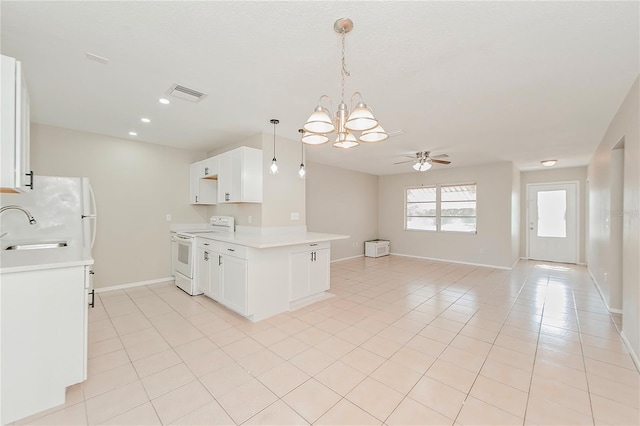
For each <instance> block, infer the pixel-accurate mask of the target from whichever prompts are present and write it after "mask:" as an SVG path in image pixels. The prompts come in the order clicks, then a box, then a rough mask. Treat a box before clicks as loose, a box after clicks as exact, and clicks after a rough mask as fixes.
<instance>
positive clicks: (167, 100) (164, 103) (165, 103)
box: [158, 98, 171, 105]
mask: <svg viewBox="0 0 640 426" xmlns="http://www.w3.org/2000/svg"><path fill="white" fill-rule="evenodd" d="M158 102H160V103H161V104H163V105H169V104H170V103H171V102H169V99H166V98H160V99H158Z"/></svg>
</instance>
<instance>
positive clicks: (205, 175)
mask: <svg viewBox="0 0 640 426" xmlns="http://www.w3.org/2000/svg"><path fill="white" fill-rule="evenodd" d="M218 159H219V157H218V156H216V157H211V158H207V159H206V160H202V161H199V162H198V163H196V164H198V177H199V178H201V179H216V177H217V176H218Z"/></svg>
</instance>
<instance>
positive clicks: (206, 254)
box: [204, 251, 209, 261]
mask: <svg viewBox="0 0 640 426" xmlns="http://www.w3.org/2000/svg"><path fill="white" fill-rule="evenodd" d="M204 260H205V261H208V260H209V252H208V251H205V252H204Z"/></svg>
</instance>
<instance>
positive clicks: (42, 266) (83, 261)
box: [0, 258, 94, 274]
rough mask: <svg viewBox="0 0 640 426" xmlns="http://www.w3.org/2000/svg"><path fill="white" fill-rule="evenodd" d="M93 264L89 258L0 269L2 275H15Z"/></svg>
mask: <svg viewBox="0 0 640 426" xmlns="http://www.w3.org/2000/svg"><path fill="white" fill-rule="evenodd" d="M93 264H94V260H93V259H92V258H89V259H78V260H70V261H62V262H51V263H42V264H36V265H19V266H7V267H0V274H13V273H17V272H30V271H42V270H46V269H58V268H73V267H75V266H88V265H93Z"/></svg>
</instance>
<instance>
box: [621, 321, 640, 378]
mask: <svg viewBox="0 0 640 426" xmlns="http://www.w3.org/2000/svg"><path fill="white" fill-rule="evenodd" d="M620 337H622V341H623V342H624V345H625V346H626V347H627V350H628V351H629V355H631V359H632V360H633V363H634V364H635V365H636V370H638V372H640V359H639V358H638V354H636V353H635V351H634V350H633V348H632V347H631V342H630V341H629V339H627V335H626V334H624V331H621V332H620Z"/></svg>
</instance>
